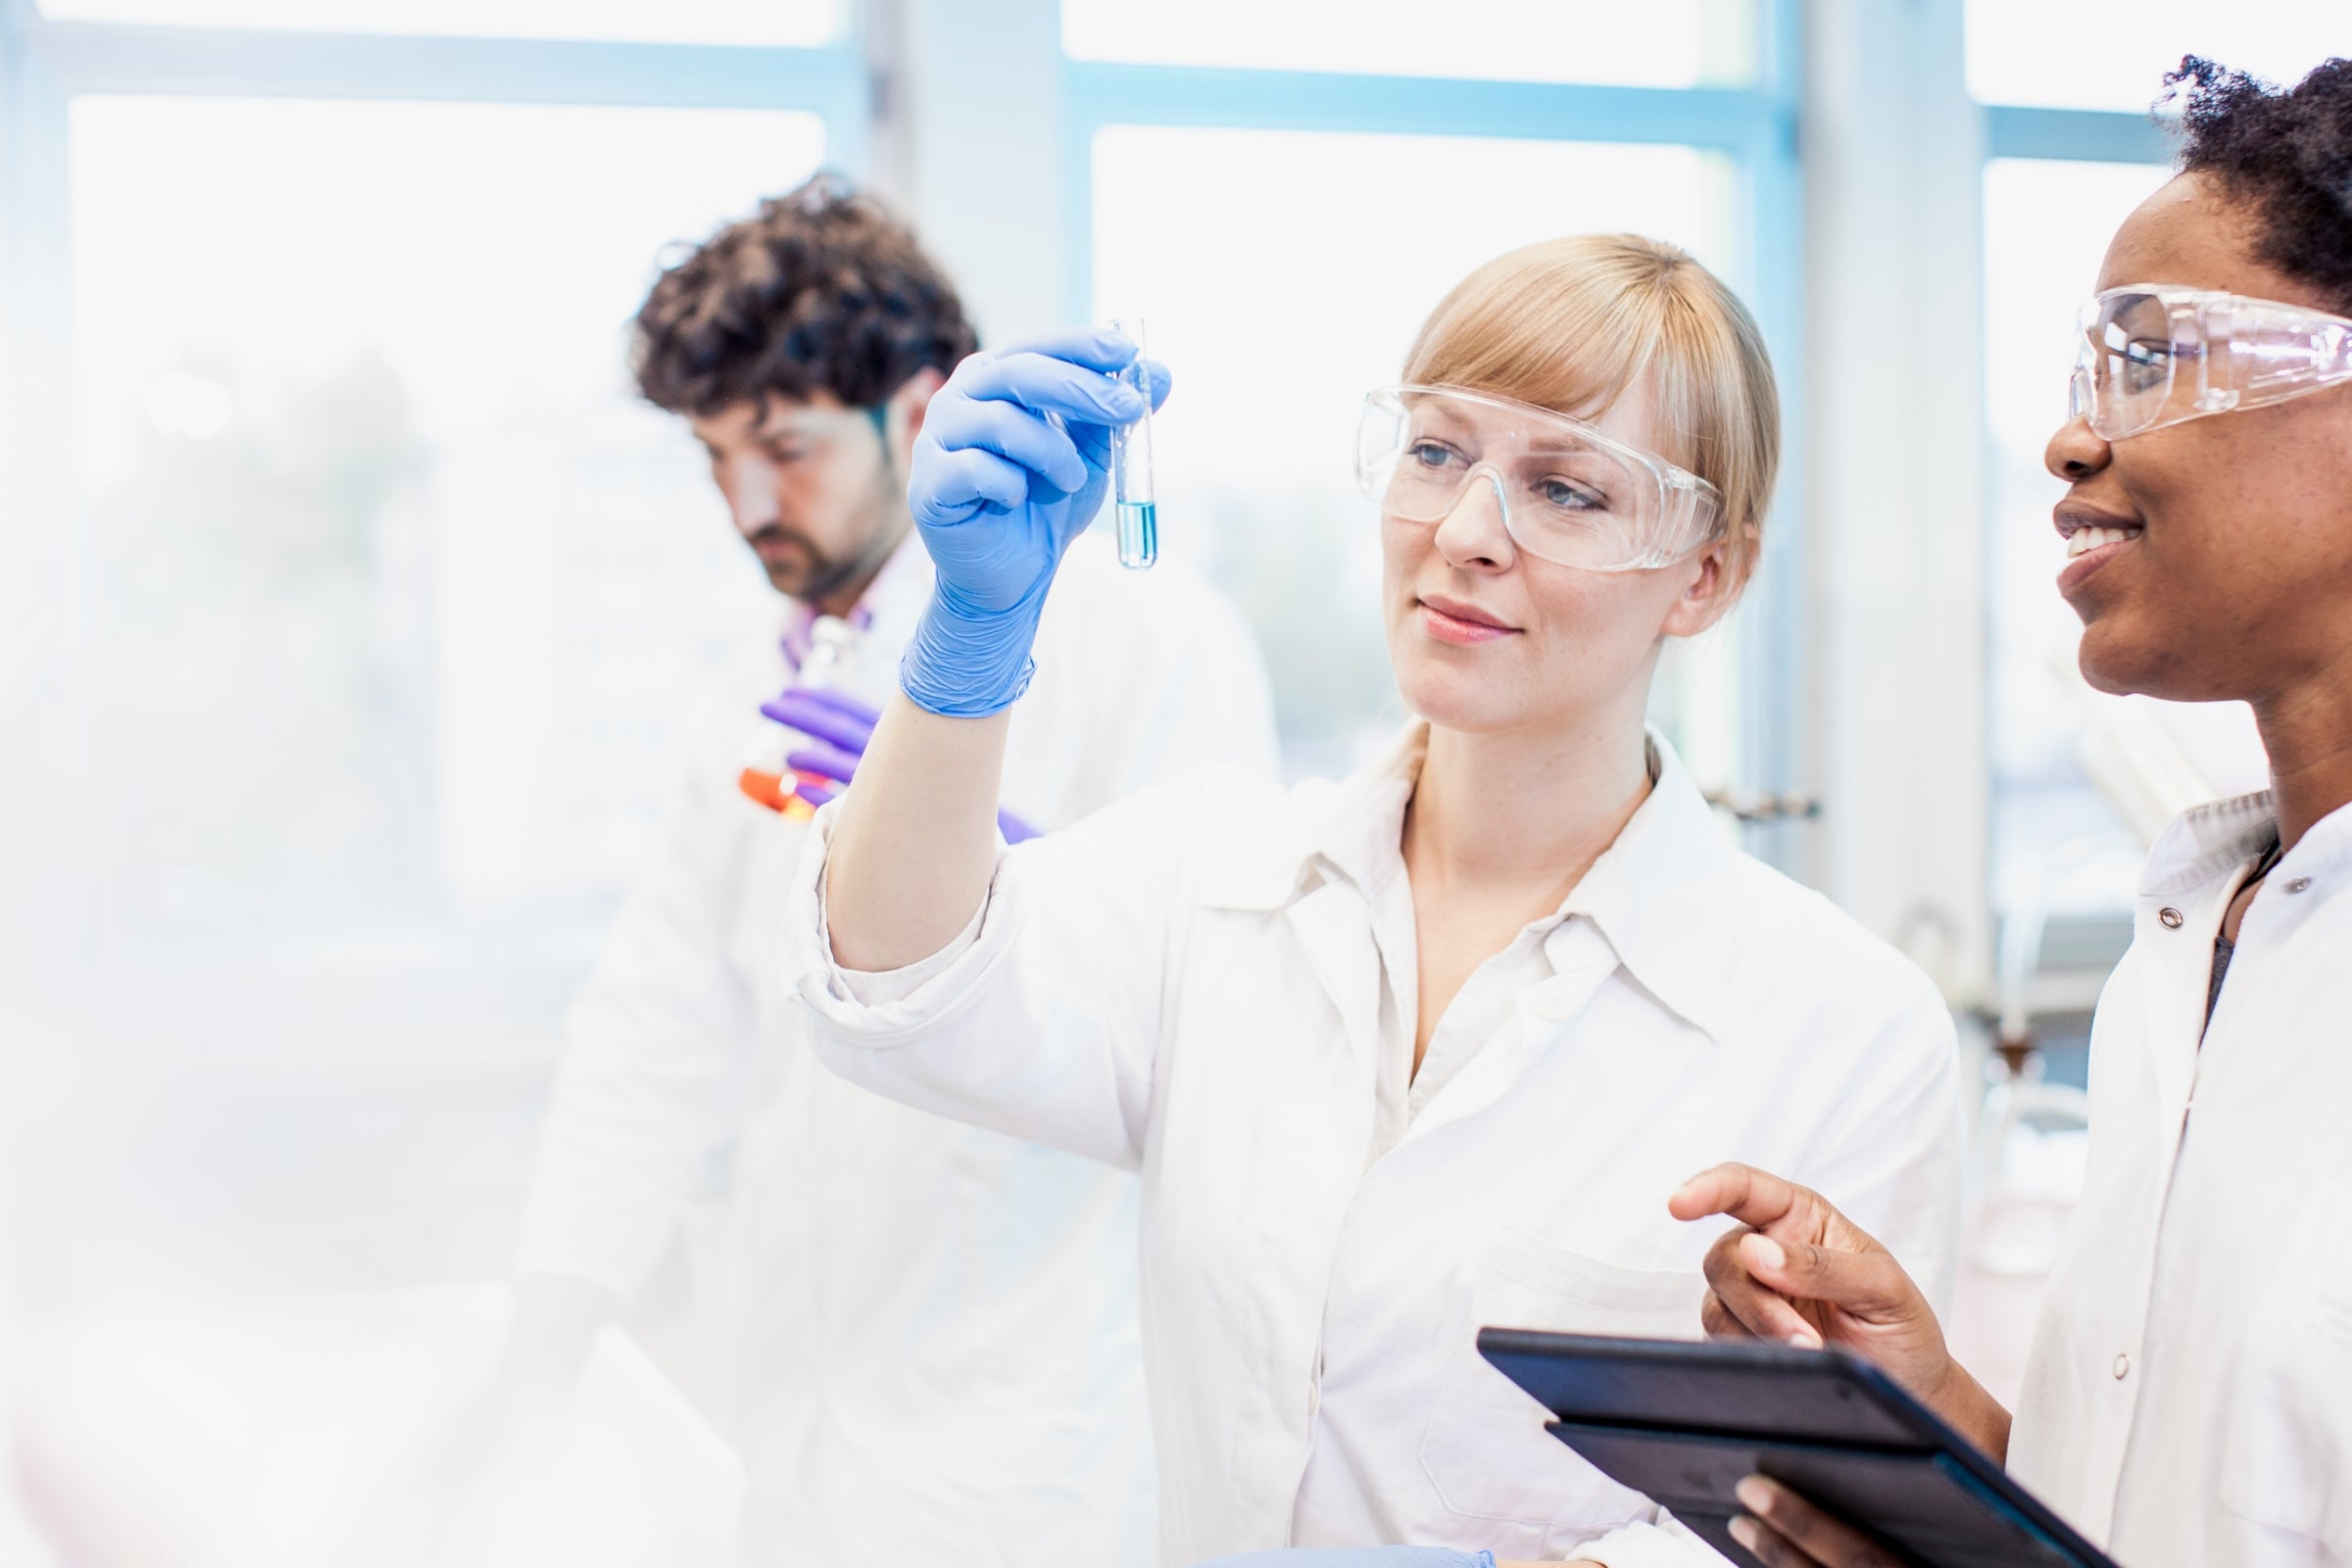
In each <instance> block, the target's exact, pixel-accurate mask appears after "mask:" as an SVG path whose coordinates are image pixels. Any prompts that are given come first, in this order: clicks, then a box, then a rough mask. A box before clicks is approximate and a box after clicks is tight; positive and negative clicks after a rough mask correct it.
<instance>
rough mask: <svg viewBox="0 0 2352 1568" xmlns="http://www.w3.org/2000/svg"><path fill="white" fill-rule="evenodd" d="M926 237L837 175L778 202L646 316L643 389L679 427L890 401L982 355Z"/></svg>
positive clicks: (663, 285) (693, 267)
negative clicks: (678, 419) (786, 406)
mask: <svg viewBox="0 0 2352 1568" xmlns="http://www.w3.org/2000/svg"><path fill="white" fill-rule="evenodd" d="M979 341H980V340H979V336H978V334H977V333H975V332H974V331H973V329H972V323H971V321H970V320H969V319H967V318H966V317H965V315H964V311H963V302H962V301H961V300H959V299H957V298H956V290H955V288H954V286H953V285H951V284H950V283H949V282H948V279H947V276H946V274H944V273H943V272H941V271H940V270H939V268H938V267H937V266H936V265H935V264H934V263H933V262H932V261H931V259H930V258H929V257H928V256H925V255H924V254H923V251H922V247H921V246H920V245H918V244H916V242H915V238H914V234H913V232H912V231H911V230H910V229H908V228H907V225H906V224H904V223H902V222H900V221H898V220H897V219H896V218H894V217H892V216H891V214H890V213H889V212H888V211H887V210H886V209H885V208H884V207H883V206H882V204H881V203H880V202H878V201H876V200H874V199H873V198H872V197H870V196H867V195H864V194H862V193H861V192H859V191H858V190H856V189H855V188H854V187H852V186H851V185H850V184H849V183H848V182H847V181H845V180H843V179H841V178H840V177H839V176H837V175H833V174H819V175H817V176H816V177H815V178H813V179H811V180H809V182H808V183H806V184H804V185H802V186H800V187H799V188H798V189H795V190H792V191H790V192H787V193H786V194H784V195H782V196H771V197H769V198H768V199H767V200H765V201H763V202H761V203H760V210H759V211H758V212H757V213H754V214H753V215H752V216H751V217H749V218H746V219H743V220H741V221H737V222H733V223H729V224H728V225H727V226H726V227H724V228H722V229H720V230H719V231H718V232H717V233H715V234H713V235H711V238H709V239H708V240H706V241H704V242H703V243H702V244H701V245H700V246H698V247H696V249H695V250H694V251H693V252H692V253H691V254H690V255H688V256H687V257H686V258H685V260H683V261H681V262H678V263H677V264H676V265H675V266H672V267H669V268H667V269H665V270H663V271H662V275H661V277H660V278H659V279H657V280H656V282H655V283H654V288H653V292H652V293H650V294H648V295H647V296H646V300H645V304H644V305H643V306H642V307H640V308H639V310H638V312H637V320H636V332H635V344H634V349H633V352H632V354H631V356H630V359H631V366H632V368H633V369H634V370H635V372H636V375H637V386H638V389H639V390H640V391H641V392H643V393H644V394H645V396H646V398H647V399H648V400H649V401H650V402H652V403H654V404H656V405H658V406H659V407H662V408H664V409H667V410H669V411H670V412H671V413H673V414H684V415H689V416H695V415H703V416H707V415H712V414H716V413H718V412H719V411H720V410H722V409H727V408H732V407H734V406H735V405H737V404H739V403H744V402H764V401H765V400H767V399H768V398H771V397H782V398H790V399H795V400H801V399H807V398H809V397H810V396H812V395H814V394H816V393H819V392H830V393H831V394H833V396H835V397H836V398H839V399H840V400H841V401H842V402H843V403H845V404H848V405H850V406H852V407H858V408H871V407H873V406H875V405H877V404H880V403H882V402H884V401H886V400H887V399H888V398H889V397H890V395H891V394H892V393H893V392H895V391H897V390H898V389H899V388H900V387H901V386H903V385H905V384H906V381H907V377H908V376H910V375H913V374H914V373H915V372H916V371H918V370H922V369H924V368H936V369H939V370H942V371H947V370H952V369H954V368H956V362H957V361H959V360H961V359H962V358H963V357H964V356H965V355H967V354H969V353H971V352H972V350H974V349H975V348H977V347H979Z"/></svg>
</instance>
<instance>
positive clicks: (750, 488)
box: [718, 454, 776, 539]
mask: <svg viewBox="0 0 2352 1568" xmlns="http://www.w3.org/2000/svg"><path fill="white" fill-rule="evenodd" d="M718 493H719V494H720V495H722V496H725V497H726V498H727V511H728V513H729V514H730V515H732V516H733V517H734V519H735V531H736V532H737V533H739V534H742V535H743V536H744V537H745V538H746V539H749V538H751V537H752V535H754V534H756V533H758V532H759V531H760V529H762V528H764V527H767V526H768V525H769V524H770V523H773V522H774V521H775V520H776V470H775V466H774V465H773V464H771V463H768V462H767V461H765V460H764V459H761V458H757V457H753V456H751V455H749V454H739V455H737V456H733V457H730V458H728V459H726V460H725V461H724V462H722V463H721V464H720V465H719V466H718Z"/></svg>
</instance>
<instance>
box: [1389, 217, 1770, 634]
mask: <svg viewBox="0 0 2352 1568" xmlns="http://www.w3.org/2000/svg"><path fill="white" fill-rule="evenodd" d="M1645 371H1646V372H1647V373H1648V375H1649V377H1650V389H1651V394H1652V396H1653V397H1654V398H1655V399H1656V404H1657V414H1658V425H1657V432H1656V437H1657V441H1658V448H1659V455H1660V456H1661V457H1663V458H1665V459H1666V460H1667V461H1668V462H1670V463H1674V464H1676V465H1678V466H1682V467H1685V468H1688V469H1690V470H1691V472H1692V473H1695V474H1697V475H1698V476H1699V477H1700V478H1702V479H1704V480H1706V481H1707V482H1708V483H1709V484H1712V485H1713V486H1714V487H1715V488H1716V489H1717V490H1720V491H1721V492H1723V530H1724V531H1723V538H1724V544H1725V549H1724V564H1725V567H1726V568H1727V570H1726V575H1727V577H1728V579H1729V581H1730V583H1731V585H1732V587H1733V588H1734V590H1735V591H1737V590H1738V589H1739V588H1740V587H1741V586H1743V585H1744V584H1745V583H1746V580H1747V577H1748V574H1749V572H1751V571H1752V570H1753V569H1754V567H1755V562H1756V553H1757V549H1758V547H1759V545H1760V544H1761V542H1762V539H1763V528H1764V512H1765V509H1766V507H1767V506H1768V505H1769V504H1770V503H1771V500H1772V485H1773V479H1774V476H1775V475H1776V473H1777V472H1778V471H1779V468H1780V462H1781V396H1780V390H1779V388H1778V386H1777V385H1776V384H1775V382H1774V381H1773V377H1772V357H1771V355H1770V354H1768V353H1767V352H1766V351H1765V348H1764V334H1763V333H1762V332H1760V331H1759V330H1757V328H1756V322H1755V318H1753V317H1752V316H1750V315H1748V313H1747V307H1746V306H1744V305H1742V304H1740V300H1739V297H1738V296H1737V295H1735V294H1733V293H1732V291H1731V290H1730V289H1728V288H1726V287H1724V285H1723V282H1722V280H1721V279H1720V278H1718V277H1716V276H1715V274H1714V273H1712V272H1710V271H1708V270H1706V269H1705V268H1703V267H1701V266H1699V265H1698V263H1696V262H1694V261H1692V260H1691V257H1690V255H1689V254H1688V253H1686V252H1684V251H1682V250H1680V249H1677V248H1676V247H1675V246H1672V245H1669V244H1666V243H1665V242H1664V241H1662V240H1654V239H1645V238H1643V237H1642V235H1639V234H1573V235H1570V236H1568V237H1566V238H1564V239H1551V240H1544V241H1542V242H1540V243H1538V244H1534V245H1528V246H1524V247H1522V248H1521V249H1519V250H1515V251H1510V252H1507V253H1506V254H1504V255H1501V256H1497V257H1496V258H1495V260H1493V261H1491V262H1489V263H1487V264H1486V265H1485V266H1484V267H1481V268H1479V269H1478V270H1476V271H1474V272H1472V273H1471V274H1470V275H1469V276H1468V277H1465V278H1463V279H1462V280H1461V281H1460V282H1459V283H1456V284H1455V285H1454V286H1453V289H1452V292H1450V293H1448V294H1447V295H1446V297H1445V298H1444V299H1443V300H1440V301H1439V302H1438V308H1437V309H1436V310H1434V311H1432V312H1430V314H1429V319H1428V320H1426V321H1424V322H1423V323H1422V324H1421V331H1420V333H1419V335H1417V336H1416V337H1415V338H1414V339H1413V346H1412V348H1411V350H1410V351H1408V352H1407V353H1406V355H1405V361H1404V378H1405V380H1407V381H1409V382H1413V383H1416V384H1420V385H1433V386H1458V387H1463V388H1466V389H1468V390H1471V391H1475V392H1491V393H1495V394H1496V395H1498V396H1502V397H1508V398H1516V399H1518V400H1519V401H1520V402H1522V403H1533V404H1537V405H1540V406H1542V407H1544V408H1547V409H1553V410H1556V411H1558V412H1559V413H1562V414H1569V415H1574V416H1577V417H1580V418H1588V419H1590V418H1598V417H1600V416H1601V415H1602V414H1605V413H1606V412H1607V411H1608V409H1609V407H1610V406H1611V405H1612V404H1614V403H1615V402H1616V401H1617V400H1618V399H1619V398H1620V397H1622V396H1624V395H1625V391H1626V389H1627V388H1628V387H1630V386H1632V385H1633V384H1634V383H1635V382H1636V381H1638V380H1640V379H1641V378H1642V374H1643V372H1645Z"/></svg>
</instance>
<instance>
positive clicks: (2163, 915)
mask: <svg viewBox="0 0 2352 1568" xmlns="http://www.w3.org/2000/svg"><path fill="white" fill-rule="evenodd" d="M2156 918H2157V919H2158V920H2160V921H2162V922H2163V923H2164V928H2165V929H2166V930H2167V931H2178V930H2180V910H2179V909H2176V908H2174V907H2172V906H2171V905H2169V904H2168V905H2166V906H2165V907H2163V908H2161V909H2158V910H2157V911H2156ZM2116 1376H2117V1377H2122V1376H2123V1374H2122V1373H2121V1372H2118V1373H2117V1374H2116Z"/></svg>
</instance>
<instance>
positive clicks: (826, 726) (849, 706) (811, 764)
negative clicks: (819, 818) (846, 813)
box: [760, 686, 1038, 844]
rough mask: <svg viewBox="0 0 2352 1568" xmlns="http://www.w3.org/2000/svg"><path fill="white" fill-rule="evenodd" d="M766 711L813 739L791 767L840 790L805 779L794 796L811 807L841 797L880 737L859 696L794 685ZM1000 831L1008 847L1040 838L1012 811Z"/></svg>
mask: <svg viewBox="0 0 2352 1568" xmlns="http://www.w3.org/2000/svg"><path fill="white" fill-rule="evenodd" d="M760 712H762V713H764V714H765V715H766V716H768V717H769V718H772V719H774V720H775V721H776V722H777V723H779V724H781V725H783V726H784V727H785V728H786V729H789V730H797V731H798V732H799V733H801V734H802V735H805V736H807V737H808V738H809V744H808V745H807V746H805V747H802V748H801V749H800V750H798V751H795V752H792V753H790V754H789V755H787V756H786V757H785V759H784V765H785V766H786V767H789V768H791V769H792V770H793V771H794V772H795V773H814V774H816V775H817V776H818V777H820V778H829V779H832V780H834V781H835V786H836V787H834V788H830V789H828V788H826V787H824V786H822V785H816V784H811V783H809V781H808V780H807V779H803V780H801V782H800V784H799V785H798V786H797V787H796V788H795V789H794V791H793V793H794V794H796V795H798V796H799V797H800V798H801V799H802V800H804V801H807V802H808V803H809V805H810V806H822V805H824V804H825V803H826V802H827V801H830V800H833V799H834V798H835V797H837V796H839V795H840V794H841V790H840V788H839V787H838V786H839V785H843V784H847V783H849V781H850V780H851V779H852V778H854V777H856V776H857V773H858V760H859V759H860V758H862V757H864V756H865V748H866V743H867V742H869V741H871V740H872V739H873V738H874V725H875V724H876V723H878V722H880V720H881V717H882V715H881V714H879V713H877V712H875V711H873V710H872V709H870V708H868V707H866V706H865V705H864V704H863V703H861V702H859V701H858V700H857V699H856V698H854V697H846V696H844V695H843V694H841V693H840V692H836V691H823V690H818V691H809V690H807V689H805V688H802V687H798V686H788V687H786V688H785V689H784V690H783V691H782V692H780V693H779V694H777V695H776V696H774V697H771V698H769V699H768V700H767V701H766V702H764V703H761V704H760ZM997 826H998V828H999V829H1000V830H1002V831H1003V833H1004V834H1005V843H1007V844H1018V843H1020V842H1021V841H1022V840H1023V839H1033V838H1036V837H1037V836H1038V834H1037V829H1035V828H1033V827H1031V826H1030V825H1029V824H1028V823H1026V822H1024V821H1022V820H1021V819H1020V818H1019V817H1017V816H1015V815H1013V814H1012V813H1011V812H1010V811H1004V810H1000V811H999V812H997Z"/></svg>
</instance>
